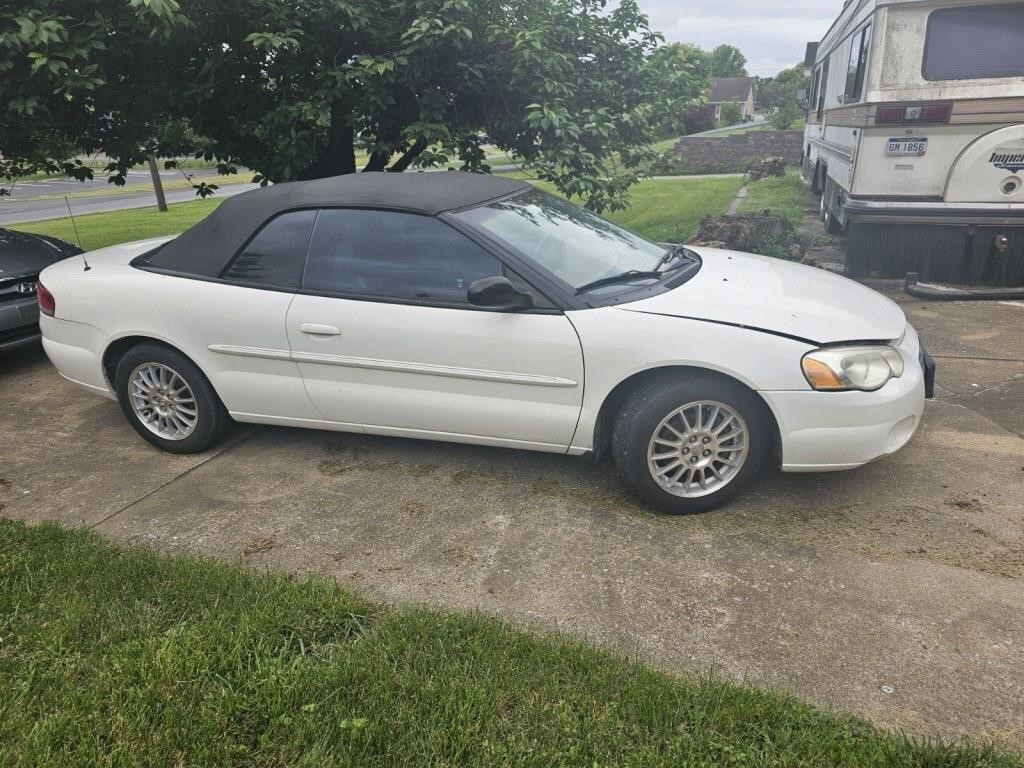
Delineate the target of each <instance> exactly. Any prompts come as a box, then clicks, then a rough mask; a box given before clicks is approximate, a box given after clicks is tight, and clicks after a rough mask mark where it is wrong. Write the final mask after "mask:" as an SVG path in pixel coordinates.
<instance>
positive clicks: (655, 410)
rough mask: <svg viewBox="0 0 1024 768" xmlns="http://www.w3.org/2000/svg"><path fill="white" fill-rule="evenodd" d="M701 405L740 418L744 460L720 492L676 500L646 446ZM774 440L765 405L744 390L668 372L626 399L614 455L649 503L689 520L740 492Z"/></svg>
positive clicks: (720, 380) (715, 378) (730, 383)
mask: <svg viewBox="0 0 1024 768" xmlns="http://www.w3.org/2000/svg"><path fill="white" fill-rule="evenodd" d="M701 401H712V402H716V403H721V404H724V405H726V406H728V407H729V408H731V409H732V410H733V411H735V412H736V413H737V414H738V415H739V416H740V417H741V418H742V420H743V422H745V425H746V428H747V435H748V442H747V445H748V447H747V454H746V459H745V461H744V462H743V463H742V466H741V467H740V468H739V470H738V471H736V472H735V474H733V475H732V476H731V478H730V479H729V481H728V482H727V483H725V484H724V485H723V486H722V487H721V488H720V489H718V490H715V491H713V492H711V493H709V494H708V495H705V496H698V497H684V496H678V495H675V494H673V493H671V492H670V491H669V490H667V489H666V487H664V486H663V485H661V484H660V483H659V482H658V481H656V480H655V479H654V476H653V472H652V469H651V468H650V466H649V462H648V447H649V446H650V445H651V441H652V439H653V438H654V435H655V431H656V430H657V429H658V428H659V425H661V423H662V421H663V420H664V419H666V418H667V417H668V416H669V415H670V414H672V413H673V412H674V411H676V410H677V409H679V408H682V407H684V406H686V405H688V404H691V403H698V402H701ZM772 439H773V430H772V426H771V418H770V416H769V414H768V411H767V406H765V404H764V403H763V402H762V401H761V399H760V398H759V397H758V396H757V395H756V394H755V393H754V392H751V391H750V390H749V389H747V388H746V387H744V386H743V385H741V384H739V383H738V382H735V381H732V380H731V379H727V378H725V377H722V376H716V375H714V374H700V373H698V374H689V375H687V374H679V373H668V374H665V375H660V376H658V377H656V378H654V379H652V380H650V381H648V382H647V383H645V384H644V385H642V386H641V387H640V388H639V389H637V390H636V392H634V393H633V394H632V395H630V397H629V398H628V399H627V400H626V402H625V404H624V405H623V407H622V410H621V411H620V412H619V414H618V416H617V417H616V420H615V425H614V427H613V430H612V453H613V455H614V457H615V464H616V466H617V467H618V469H619V472H620V473H621V474H622V476H623V478H624V479H625V480H626V482H627V483H628V484H629V485H630V487H631V488H632V489H633V491H634V492H635V493H636V495H637V496H639V497H640V498H641V499H642V500H643V501H644V502H645V503H646V504H648V505H649V506H651V507H652V508H654V509H655V510H657V511H659V512H664V513H666V514H669V515H689V514H696V513H699V512H707V511H709V510H712V509H716V508H717V507H720V506H722V505H723V504H725V503H726V502H728V501H729V500H730V499H732V498H734V497H735V496H736V495H737V494H738V493H740V492H741V491H742V490H743V489H744V487H745V486H746V485H747V484H748V483H749V482H750V481H751V479H753V478H754V477H755V476H756V475H757V473H758V471H760V469H761V465H762V464H763V463H764V460H765V458H766V456H767V455H768V452H769V448H770V446H771V444H772Z"/></svg>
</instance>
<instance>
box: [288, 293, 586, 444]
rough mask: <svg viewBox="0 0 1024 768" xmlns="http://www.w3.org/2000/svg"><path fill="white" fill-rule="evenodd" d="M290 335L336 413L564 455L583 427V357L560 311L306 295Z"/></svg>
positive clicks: (298, 302)
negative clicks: (531, 311)
mask: <svg viewBox="0 0 1024 768" xmlns="http://www.w3.org/2000/svg"><path fill="white" fill-rule="evenodd" d="M303 326H307V330H306V331H305V332H304V331H303V330H302V327H303ZM309 326H312V327H309ZM317 326H320V327H321V328H320V329H319V332H318V330H317V328H316V327H317ZM333 331H337V333H333ZM288 339H289V341H290V343H291V351H292V356H293V359H295V360H297V361H298V365H299V370H300V371H301V372H302V376H303V378H304V379H305V382H306V392H307V393H308V394H309V397H310V399H311V400H312V401H313V404H314V405H315V406H316V408H317V410H318V411H319V412H320V414H321V415H322V417H323V418H324V419H326V420H328V421H335V422H349V423H360V424H363V425H365V428H366V430H367V431H368V432H374V433H390V430H401V432H402V433H403V434H404V433H416V434H435V433H448V434H454V435H459V436H466V435H473V436H476V437H479V438H489V439H491V440H500V441H502V442H503V443H515V444H518V445H520V446H521V447H534V448H537V449H538V450H555V451H562V452H564V451H565V449H566V446H567V445H568V444H569V442H570V440H571V439H572V435H573V431H574V430H575V429H576V422H577V420H578V418H579V411H580V403H581V402H582V399H583V355H582V351H581V349H580V341H579V339H578V338H577V336H576V331H575V330H574V329H573V326H572V324H571V323H570V322H569V320H567V319H566V317H565V316H564V315H561V314H557V315H531V314H518V313H508V312H482V311H474V310H465V309H448V308H442V307H427V306H415V305H403V304H388V303H380V302H372V301H357V300H350V299H336V298H327V297H323V296H296V297H295V301H294V302H293V303H292V306H291V310H290V311H289V313H288Z"/></svg>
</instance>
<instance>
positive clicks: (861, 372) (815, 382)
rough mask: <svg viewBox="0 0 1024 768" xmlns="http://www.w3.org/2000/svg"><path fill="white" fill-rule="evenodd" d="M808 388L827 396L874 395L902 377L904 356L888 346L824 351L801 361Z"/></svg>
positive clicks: (810, 354)
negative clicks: (853, 392)
mask: <svg viewBox="0 0 1024 768" xmlns="http://www.w3.org/2000/svg"><path fill="white" fill-rule="evenodd" d="M802 365H803V369H804V376H806V377H807V381H808V382H809V383H810V385H811V386H812V387H813V388H814V389H817V390H822V391H826V392H842V391H844V390H849V389H859V390H861V391H864V392H874V391H875V390H876V389H881V388H882V387H884V386H885V384H886V382H888V381H889V379H898V378H899V377H900V376H902V375H903V356H902V355H901V354H900V353H899V350H897V349H894V348H893V347H890V346H884V345H877V346H864V347H824V348H822V349H816V350H814V351H813V352H808V353H807V354H806V355H804V359H803V363H802Z"/></svg>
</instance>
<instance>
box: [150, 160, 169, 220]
mask: <svg viewBox="0 0 1024 768" xmlns="http://www.w3.org/2000/svg"><path fill="white" fill-rule="evenodd" d="M148 159H149V175H150V176H152V177H153V191H154V192H156V207H157V209H158V210H159V211H160V212H161V213H167V197H166V196H165V195H164V181H163V179H161V178H160V169H159V168H158V167H157V164H156V157H155V156H153V155H150V156H149V158H148Z"/></svg>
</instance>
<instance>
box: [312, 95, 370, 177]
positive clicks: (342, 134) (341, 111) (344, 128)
mask: <svg viewBox="0 0 1024 768" xmlns="http://www.w3.org/2000/svg"><path fill="white" fill-rule="evenodd" d="M348 117H349V115H348V110H347V109H346V108H345V105H344V104H343V103H342V102H340V101H335V102H333V103H332V104H331V127H330V129H329V132H328V134H327V145H326V146H325V147H323V149H321V150H319V151H318V152H317V156H316V159H315V160H313V162H312V163H310V164H309V165H308V166H306V167H305V168H304V169H303V171H302V173H300V174H299V179H298V180H299V181H309V180H311V179H323V178H326V177H328V176H344V175H346V174H349V173H355V172H356V150H355V131H354V130H353V129H352V126H351V125H350V124H349V122H348Z"/></svg>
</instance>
